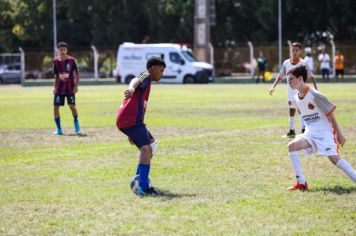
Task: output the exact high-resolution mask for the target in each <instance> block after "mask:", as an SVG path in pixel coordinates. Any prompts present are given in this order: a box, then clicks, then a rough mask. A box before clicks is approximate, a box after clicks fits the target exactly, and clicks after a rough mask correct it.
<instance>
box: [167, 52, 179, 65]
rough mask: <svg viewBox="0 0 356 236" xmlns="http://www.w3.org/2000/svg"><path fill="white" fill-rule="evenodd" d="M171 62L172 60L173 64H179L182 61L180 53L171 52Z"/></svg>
mask: <svg viewBox="0 0 356 236" xmlns="http://www.w3.org/2000/svg"><path fill="white" fill-rule="evenodd" d="M169 60H170V61H171V62H173V63H177V64H179V63H180V61H181V57H180V55H179V54H178V53H176V52H170V53H169Z"/></svg>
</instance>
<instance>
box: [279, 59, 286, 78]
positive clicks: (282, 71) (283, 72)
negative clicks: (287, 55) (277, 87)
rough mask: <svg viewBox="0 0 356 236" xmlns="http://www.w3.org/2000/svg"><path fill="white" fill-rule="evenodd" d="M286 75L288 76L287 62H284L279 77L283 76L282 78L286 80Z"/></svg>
mask: <svg viewBox="0 0 356 236" xmlns="http://www.w3.org/2000/svg"><path fill="white" fill-rule="evenodd" d="M286 75H287V71H286V62H285V61H284V62H283V64H282V68H281V71H280V72H279V76H281V77H282V78H285V77H286Z"/></svg>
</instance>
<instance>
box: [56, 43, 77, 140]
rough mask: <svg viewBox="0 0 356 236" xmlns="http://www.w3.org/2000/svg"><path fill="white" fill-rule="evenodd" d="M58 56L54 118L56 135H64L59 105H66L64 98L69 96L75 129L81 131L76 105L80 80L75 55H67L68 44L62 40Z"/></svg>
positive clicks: (68, 102) (68, 101)
mask: <svg viewBox="0 0 356 236" xmlns="http://www.w3.org/2000/svg"><path fill="white" fill-rule="evenodd" d="M57 51H58V56H57V57H55V58H54V60H53V73H54V76H55V84H54V91H53V93H54V102H53V103H54V104H53V105H54V120H55V122H56V126H57V129H56V131H55V132H54V134H56V135H62V134H63V132H62V127H61V120H60V114H59V107H60V106H64V100H65V98H67V104H68V105H69V108H70V110H71V111H72V115H73V119H74V131H75V132H76V133H79V132H80V125H79V121H78V111H77V108H76V106H75V94H76V93H77V92H78V84H79V80H80V75H79V70H78V67H77V64H76V62H75V59H74V57H72V56H69V55H67V52H68V44H67V43H65V42H60V43H58V45H57Z"/></svg>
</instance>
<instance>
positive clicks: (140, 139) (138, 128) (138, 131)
mask: <svg viewBox="0 0 356 236" xmlns="http://www.w3.org/2000/svg"><path fill="white" fill-rule="evenodd" d="M120 130H121V132H123V133H124V134H126V135H127V136H128V137H129V138H130V139H131V140H132V142H133V143H134V144H135V145H136V147H138V148H140V147H142V146H144V145H149V144H151V140H152V139H154V138H153V136H152V135H151V133H150V132H149V131H148V130H147V128H146V125H144V124H140V125H135V126H131V127H128V128H121V129H120Z"/></svg>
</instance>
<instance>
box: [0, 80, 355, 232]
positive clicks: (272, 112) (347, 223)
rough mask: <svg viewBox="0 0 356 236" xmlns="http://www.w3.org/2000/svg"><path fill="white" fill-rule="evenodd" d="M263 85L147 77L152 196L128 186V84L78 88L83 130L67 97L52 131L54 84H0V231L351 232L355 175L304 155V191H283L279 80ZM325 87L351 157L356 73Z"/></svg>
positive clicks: (286, 173) (288, 173)
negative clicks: (78, 130)
mask: <svg viewBox="0 0 356 236" xmlns="http://www.w3.org/2000/svg"><path fill="white" fill-rule="evenodd" d="M269 86H270V85H259V86H256V85H254V84H250V85H238V84H229V85H214V84H211V85H189V86H183V85H155V86H153V87H152V90H151V96H150V102H149V105H148V112H147V114H146V123H147V125H148V128H149V129H150V130H151V131H152V133H153V135H154V136H155V137H156V139H157V140H158V141H159V145H160V146H159V150H158V153H157V155H156V156H155V157H154V160H153V164H152V167H151V170H152V172H151V179H152V182H153V184H154V185H155V186H157V187H158V188H159V189H160V190H162V191H163V192H164V194H163V195H162V196H159V197H155V198H140V197H137V196H135V195H134V194H133V193H132V192H131V190H130V188H129V182H130V178H131V177H132V176H133V174H134V172H135V168H136V164H137V160H138V159H137V154H138V152H137V150H136V149H135V148H134V147H133V146H130V145H129V144H128V142H127V139H126V138H125V137H124V135H122V134H121V133H120V132H118V130H117V128H116V126H115V116H116V111H117V108H118V106H119V104H120V102H121V100H122V93H123V90H124V88H126V86H123V85H115V86H97V87H94V86H87V87H80V91H79V94H78V95H77V104H78V110H79V120H80V122H81V126H82V132H83V135H81V136H76V135H74V131H73V124H72V118H71V115H70V113H69V109H68V107H64V108H62V109H61V117H62V126H64V132H65V135H63V136H59V137H57V136H53V135H51V133H52V132H53V131H54V121H53V111H52V109H53V108H52V99H53V97H52V93H51V91H52V88H50V87H40V88H21V87H17V86H4V87H0V235H19V234H22V235H78V234H84V235H87V234H91V235H118V234H120V235H131V234H132V235H137V234H144V235H168V234H169V235H235V234H236V235H237V234H238V235H240V234H242V235H261V234H262V235H286V234H287V235H304V234H308V235H345V234H346V235H355V234H356V184H355V183H353V182H352V181H351V180H350V179H349V178H348V177H347V176H345V175H344V174H343V173H342V172H341V171H340V170H339V169H338V168H336V167H335V166H333V165H332V164H331V163H330V162H329V161H328V160H327V159H325V158H317V157H313V158H303V160H302V164H303V169H304V174H305V175H306V177H307V180H308V183H309V185H310V191H308V192H286V191H285V188H286V187H288V186H289V185H291V184H293V183H294V179H293V178H292V179H291V177H292V176H293V172H292V169H291V166H290V161H289V158H288V156H287V148H286V144H287V143H288V140H287V139H284V138H281V136H282V135H283V134H284V133H285V132H287V123H288V120H287V114H288V110H287V106H286V101H285V100H286V85H279V87H278V88H277V90H276V92H275V95H274V96H273V97H270V96H269V95H268V89H269ZM320 90H321V91H322V92H324V93H325V94H326V95H327V96H328V97H329V98H330V100H332V101H333V102H335V103H336V104H337V107H338V108H337V111H336V117H337V119H338V121H339V124H340V125H341V127H342V130H343V131H344V134H345V136H346V137H347V138H348V141H347V143H346V146H345V147H344V148H343V149H342V154H343V156H344V157H345V159H346V160H348V161H349V162H350V163H351V164H352V165H353V166H354V167H356V92H355V91H356V84H320ZM297 124H298V125H299V122H297ZM298 131H299V128H298Z"/></svg>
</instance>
